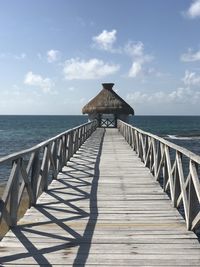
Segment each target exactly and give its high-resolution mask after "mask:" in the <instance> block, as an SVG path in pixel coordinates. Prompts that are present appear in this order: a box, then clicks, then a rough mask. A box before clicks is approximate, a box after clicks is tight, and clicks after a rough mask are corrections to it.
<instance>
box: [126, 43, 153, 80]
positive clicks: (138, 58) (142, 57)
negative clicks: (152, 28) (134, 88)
mask: <svg viewBox="0 0 200 267" xmlns="http://www.w3.org/2000/svg"><path fill="white" fill-rule="evenodd" d="M124 51H125V52H126V53H127V54H128V55H129V56H131V57H132V60H133V62H132V66H131V68H130V70H129V73H128V76H129V77H131V78H136V77H137V76H139V75H141V74H143V75H144V74H145V73H146V74H150V73H152V68H150V69H146V68H145V67H144V65H145V64H146V63H149V62H151V61H152V60H153V56H151V55H149V54H145V52H144V44H143V43H142V42H141V41H139V42H128V43H127V44H126V45H125V47H124ZM154 72H155V70H154Z"/></svg>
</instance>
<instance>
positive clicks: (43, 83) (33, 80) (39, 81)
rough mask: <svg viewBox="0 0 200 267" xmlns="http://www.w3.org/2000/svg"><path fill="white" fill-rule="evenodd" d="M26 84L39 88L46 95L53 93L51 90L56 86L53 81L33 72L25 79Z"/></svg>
mask: <svg viewBox="0 0 200 267" xmlns="http://www.w3.org/2000/svg"><path fill="white" fill-rule="evenodd" d="M24 84H27V85H31V86H35V87H39V88H41V89H42V91H43V92H44V93H48V92H51V89H52V87H53V85H54V84H53V82H52V80H51V79H49V78H43V77H42V76H41V75H39V74H34V73H33V72H32V71H29V72H28V73H27V74H26V76H25V78H24Z"/></svg>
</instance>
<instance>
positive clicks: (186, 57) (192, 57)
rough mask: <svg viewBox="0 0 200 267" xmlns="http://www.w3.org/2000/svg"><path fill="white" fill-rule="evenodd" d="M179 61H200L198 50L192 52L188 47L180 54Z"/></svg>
mask: <svg viewBox="0 0 200 267" xmlns="http://www.w3.org/2000/svg"><path fill="white" fill-rule="evenodd" d="M181 61H184V62H194V61H200V50H199V51H197V52H193V50H192V49H188V51H187V53H185V54H183V55H181Z"/></svg>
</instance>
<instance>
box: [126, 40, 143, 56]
mask: <svg viewBox="0 0 200 267" xmlns="http://www.w3.org/2000/svg"><path fill="white" fill-rule="evenodd" d="M124 50H125V52H126V53H127V54H128V55H130V56H133V57H141V56H143V54H144V44H143V43H142V42H140V41H139V42H128V43H127V44H126V45H125V47H124Z"/></svg>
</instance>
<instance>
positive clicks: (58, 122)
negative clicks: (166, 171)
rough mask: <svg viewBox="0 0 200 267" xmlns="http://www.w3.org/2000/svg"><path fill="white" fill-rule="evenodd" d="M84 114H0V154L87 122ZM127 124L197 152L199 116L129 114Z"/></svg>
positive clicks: (199, 150)
mask: <svg viewBox="0 0 200 267" xmlns="http://www.w3.org/2000/svg"><path fill="white" fill-rule="evenodd" d="M87 120H88V118H87V116H0V156H3V155H7V154H10V153H12V152H16V151H20V150H22V149H25V148H29V147H32V146H33V145H35V144H37V143H39V142H41V141H43V140H45V139H47V138H50V137H52V136H55V135H56V134H58V133H60V132H63V131H65V130H67V129H70V128H72V127H74V126H78V125H80V124H82V123H85V122H87ZM130 124H132V125H134V126H136V127H138V128H141V129H144V130H145V131H148V132H151V133H154V134H157V135H159V136H162V137H164V138H166V139H168V140H170V141H172V142H175V143H177V144H179V145H182V146H185V147H187V148H188V149H190V150H192V151H194V152H195V153H197V154H200V116H133V117H130Z"/></svg>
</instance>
